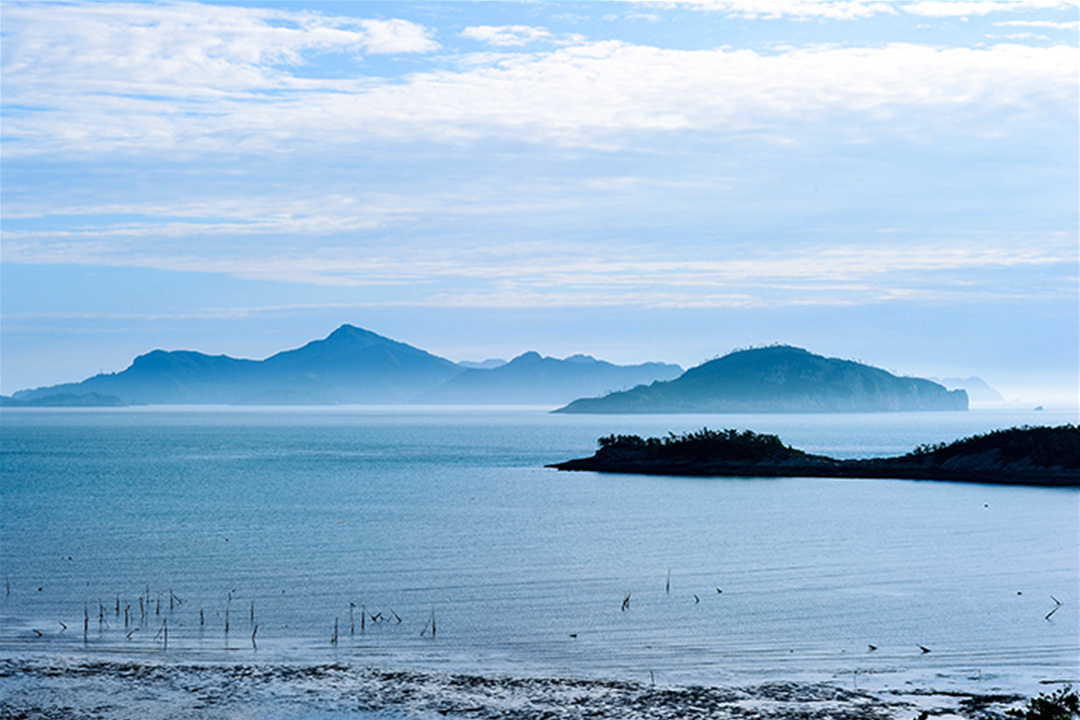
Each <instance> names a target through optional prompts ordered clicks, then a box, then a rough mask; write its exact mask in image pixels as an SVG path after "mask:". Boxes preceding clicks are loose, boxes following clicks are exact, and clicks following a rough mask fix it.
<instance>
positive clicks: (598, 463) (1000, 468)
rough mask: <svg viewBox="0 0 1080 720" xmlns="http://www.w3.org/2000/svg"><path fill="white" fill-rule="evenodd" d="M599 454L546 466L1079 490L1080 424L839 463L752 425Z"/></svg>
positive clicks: (636, 442) (631, 438)
mask: <svg viewBox="0 0 1080 720" xmlns="http://www.w3.org/2000/svg"><path fill="white" fill-rule="evenodd" d="M597 442H598V444H599V449H598V450H597V451H596V454H594V455H593V456H592V457H588V458H581V459H578V460H567V461H566V462H561V463H555V464H552V465H548V466H547V467H551V468H555V469H557V470H584V471H593V472H606V473H635V474H646V475H685V476H711V477H828V478H890V479H897V480H949V481H961V482H979V483H993V484H1009V485H1041V486H1053V487H1080V428H1078V427H1076V426H1074V425H1062V426H1058V427H1019V428H1010V429H1007V430H995V431H993V432H990V433H987V434H984V435H974V436H972V437H968V438H964V439H962V440H957V441H956V442H952V443H947V444H945V443H942V444H938V445H923V446H920V447H917V448H915V449H914V450H912V451H911V452H910V453H908V454H907V455H901V456H899V457H886V458H871V459H865V460H862V459H860V460H836V459H834V458H830V457H826V456H824V455H813V454H810V453H806V452H803V451H802V450H797V449H795V448H792V447H789V446H787V445H785V444H784V443H783V442H782V441H781V440H780V438H779V437H778V436H776V435H768V434H761V433H755V432H752V431H750V430H744V431H739V430H734V429H729V430H719V431H717V430H709V429H708V428H704V429H702V430H700V431H698V432H694V433H688V434H685V435H674V434H671V435H668V436H667V437H664V438H654V437H651V438H641V437H639V436H637V435H609V436H607V437H602V438H600V439H599V440H598V441H597Z"/></svg>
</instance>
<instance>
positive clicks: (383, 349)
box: [13, 325, 462, 405]
mask: <svg viewBox="0 0 1080 720" xmlns="http://www.w3.org/2000/svg"><path fill="white" fill-rule="evenodd" d="M460 372H462V369H461V368H460V367H458V366H457V365H456V364H454V363H453V362H451V361H449V360H447V359H445V358H440V357H437V356H435V355H432V354H430V353H428V352H425V351H423V350H420V349H418V348H415V347H412V346H411V345H406V344H405V343H400V342H397V341H395V340H390V339H389V338H385V337H382V336H381V335H377V334H375V333H373V332H370V331H368V330H362V329H360V328H357V327H353V326H352V325H342V326H341V327H340V328H338V329H337V330H335V331H334V332H333V333H331V334H330V335H329V336H328V337H327V338H326V339H324V340H316V341H313V342H310V343H308V344H307V345H304V346H303V347H301V348H297V349H295V350H288V351H285V352H281V353H278V354H276V355H273V356H271V357H269V358H267V359H265V360H238V359H236V358H231V357H228V356H226V355H205V354H203V353H199V352H190V351H171V352H169V351H165V350H154V351H152V352H149V353H147V354H145V355H140V356H139V357H137V358H135V360H134V361H133V362H132V363H131V366H130V367H128V368H127V369H126V370H123V371H121V372H118V373H109V374H102V375H96V376H94V377H91V378H88V379H87V380H84V381H82V382H80V383H68V384H65V385H55V386H53V387H48V388H38V389H36V390H24V391H20V392H17V393H15V394H14V396H13V397H14V398H15V399H16V400H19V401H23V402H29V401H38V400H40V399H41V398H44V397H47V396H52V395H60V394H69V395H86V394H89V393H98V394H101V395H114V396H117V397H119V398H122V399H123V401H124V402H127V403H130V404H135V405H144V404H171V403H195V404H200V403H202V404H205V403H214V404H217V403H221V404H287V405H295V404H319V403H397V402H406V401H408V400H409V399H411V398H412V397H413V396H415V395H417V394H418V393H421V392H423V391H425V390H428V389H431V388H433V387H436V386H437V385H439V384H441V383H443V382H445V381H446V380H448V379H449V378H451V377H453V376H454V375H457V374H458V373H460Z"/></svg>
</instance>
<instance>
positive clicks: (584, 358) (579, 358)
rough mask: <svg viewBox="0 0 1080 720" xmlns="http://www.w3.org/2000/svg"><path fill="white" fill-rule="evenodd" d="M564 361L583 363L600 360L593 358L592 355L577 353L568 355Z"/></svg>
mask: <svg viewBox="0 0 1080 720" xmlns="http://www.w3.org/2000/svg"><path fill="white" fill-rule="evenodd" d="M564 362H569V363H581V364H583V365H584V364H588V363H595V362H600V361H599V360H597V359H596V358H594V357H593V356H592V355H585V354H583V353H577V354H576V355H571V356H570V357H568V358H566V360H565V361H564Z"/></svg>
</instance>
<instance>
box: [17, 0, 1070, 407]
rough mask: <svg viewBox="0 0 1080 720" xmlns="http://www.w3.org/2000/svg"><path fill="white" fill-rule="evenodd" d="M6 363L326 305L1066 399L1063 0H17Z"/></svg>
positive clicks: (216, 347) (554, 344)
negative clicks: (845, 364)
mask: <svg viewBox="0 0 1080 720" xmlns="http://www.w3.org/2000/svg"><path fill="white" fill-rule="evenodd" d="M0 21H2V33H3V44H2V50H0V52H2V68H0V69H2V90H3V92H2V100H0V102H2V132H0V152H2V166H0V173H2V177H0V182H2V192H3V200H2V236H0V239H2V246H0V250H2V252H0V261H2V264H0V361H2V364H0V386H2V387H0V389H2V391H3V392H4V393H5V394H7V393H11V392H13V391H16V390H19V389H23V388H28V387H35V386H40V385H48V384H53V383H58V382H64V381H71V380H79V379H82V378H84V377H86V376H88V375H91V374H93V373H96V372H98V371H101V370H104V371H108V372H111V371H117V370H121V369H123V368H124V367H126V366H127V365H128V364H129V363H130V361H131V359H132V358H133V357H134V356H135V355H137V354H139V353H142V352H146V351H148V350H150V349H153V348H164V349H195V350H201V351H204V352H208V353H214V354H217V353H225V354H229V355H233V356H236V357H249V358H261V357H266V356H268V355H270V354H272V353H273V352H275V351H277V350H280V349H285V348H290V347H296V346H298V345H301V344H303V343H304V342H307V341H309V340H311V339H315V338H318V337H323V336H325V335H326V334H328V333H329V332H330V331H331V330H333V329H334V328H335V327H337V326H338V325H340V324H341V323H344V322H350V323H353V324H355V325H358V326H361V327H365V328H368V329H371V330H373V331H375V332H378V333H381V334H383V335H387V336H389V337H392V338H395V339H398V340H401V341H404V342H408V343H410V344H413V345H416V346H419V347H422V348H424V349H427V350H430V351H431V352H435V353H437V354H440V355H443V356H446V357H449V358H451V359H454V360H481V359H484V358H487V357H502V358H509V357H512V356H515V355H517V354H520V353H521V352H524V351H526V350H530V349H535V350H538V351H540V352H541V353H543V354H547V355H554V356H558V357H563V356H566V355H570V354H573V353H577V352H586V353H590V354H593V355H596V356H597V357H601V358H604V359H608V360H611V361H614V362H619V363H631V362H643V361H646V360H665V361H671V362H678V363H680V364H682V365H683V366H686V367H689V366H691V365H695V364H698V363H700V362H702V361H704V360H706V359H709V358H711V357H714V356H717V355H721V354H724V353H726V352H728V351H730V350H731V349H733V348H737V347H746V346H751V345H761V344H768V343H773V342H784V343H792V344H796V345H800V346H803V347H806V348H808V349H810V350H812V351H814V352H819V353H822V354H826V355H833V356H840V357H846V358H853V359H859V360H863V361H865V362H870V363H873V364H876V365H879V366H882V367H886V368H888V369H890V370H892V371H894V372H898V373H902V374H916V375H923V376H934V377H948V376H968V375H972V374H975V375H979V376H981V377H983V378H984V379H986V380H987V381H988V382H990V383H991V385H994V386H995V387H997V388H999V389H1000V390H1002V391H1003V392H1004V393H1005V394H1006V396H1008V397H1012V398H1018V399H1022V400H1023V401H1024V402H1028V401H1038V402H1045V403H1052V404H1060V403H1063V402H1071V403H1075V402H1076V396H1077V375H1078V354H1080V353H1078V344H1080V339H1078V333H1080V331H1078V326H1080V317H1078V313H1080V309H1078V308H1080V291H1078V287H1080V279H1078V240H1080V239H1078V217H1080V214H1078V194H1080V181H1078V174H1080V170H1078V166H1080V161H1078V147H1077V145H1078V134H1080V132H1078V130H1080V127H1078V112H1077V107H1078V103H1080V98H1078V80H1077V78H1078V57H1080V49H1078V46H1080V41H1078V36H1080V5H1078V3H1077V2H1076V0H1070V1H1068V2H1057V1H1056V0H1031V1H1030V2H1028V1H1017V2H1009V1H1003V2H960V1H958V2H888V3H882V2H842V1H838V2H819V1H818V0H792V1H788V2H782V1H779V0H778V1H775V2H748V1H744V0H715V1H710V0H700V1H698V2H675V1H673V2H623V3H618V2H603V3H574V2H552V3H544V2H528V3H525V2H522V3H517V2H437V3H401V2H395V3H376V2H320V3H312V2H290V3H283V2H244V3H226V2H218V3H186V2H183V3H113V2H92V3H45V2H29V3H20V2H6V1H4V2H2V3H0Z"/></svg>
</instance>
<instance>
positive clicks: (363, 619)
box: [5, 580, 438, 650]
mask: <svg viewBox="0 0 1080 720" xmlns="http://www.w3.org/2000/svg"><path fill="white" fill-rule="evenodd" d="M5 590H6V595H8V596H10V595H11V583H10V582H9V581H7V580H5ZM168 596H169V599H168V601H169V613H172V612H173V611H174V610H175V609H176V606H178V605H183V604H184V601H183V600H182V599H181V598H180V597H179V596H177V595H176V594H175V593H174V592H173V591H172V589H171V588H170V589H169V592H168ZM161 597H162V596H161V594H160V593H159V594H158V597H157V598H156V600H155V602H154V615H156V616H160V615H161ZM232 600H233V594H232V591H229V593H228V601H227V603H226V605H225V635H226V636H228V634H229V628H230V623H229V619H230V609H231V606H232ZM150 605H151V602H150V586H149V585H147V586H146V590H145V595H139V620H140V627H134V628H132V629H131V630H130V631H128V633H127V634H126V635H125V637H126V638H127V639H128V640H130V639H131V638H132V636H133V635H134V634H135V633H137V632H139V631H140V630H141V629H142V627H145V626H146V625H147V624H148V623H147V615H148V613H149V608H150ZM358 607H359V609H360V631H361V632H364V631H365V630H366V629H367V622H368V619H370V620H371V622H373V623H394V624H398V625H400V624H401V623H402V619H401V616H400V615H398V614H397V612H395V611H394V610H393V609H391V610H390V611H389V614H384V613H382V612H378V613H375V614H371V613H368V612H367V608H366V607H365V606H363V605H360V606H357V604H356V603H353V602H350V603H349V634H350V635H354V634H355V633H356V609H357V608H358ZM132 610H133V608H132V604H131V603H126V604H124V606H123V614H124V629H127V628H129V627H131V624H132V621H133V620H134V617H135V614H134V612H133V611H132ZM120 613H121V602H120V596H119V595H117V596H116V605H115V608H114V614H115V616H116V617H117V618H119V617H120ZM107 614H108V613H107V610H106V608H105V604H104V603H103V602H102V601H100V600H99V601H98V626H99V627H104V628H107V627H108V626H109V621H108V619H107ZM248 620H249V623H250V627H251V646H252V647H253V648H255V649H258V643H257V642H256V636H257V635H258V632H259V625H258V623H256V622H255V601H254V600H252V601H251V606H250V608H249V612H248ZM339 620H340V619H339V618H334V632H333V634H332V635H331V636H330V644H331V645H335V646H336V645H337V644H338V626H339ZM58 622H59V623H60V628H61V629H60V632H61V633H63V632H65V631H66V630H67V629H68V626H67V624H66V623H64V622H63V621H58ZM205 625H206V615H205V612H204V611H203V609H202V608H200V609H199V626H200V627H205ZM31 630H32V632H33V633H34V634H35V635H36V636H37V637H44V636H45V633H43V632H42V631H40V630H38V629H36V628H31ZM437 632H438V627H437V625H436V623H435V610H434V609H432V611H431V618H430V619H429V620H428V621H427V624H425V625H424V628H423V630H421V631H420V637H425V636H427V635H429V634H430V636H431V637H435V635H436V634H437ZM159 639H160V640H161V643H162V648H163V649H166V650H167V649H168V647H169V618H168V617H163V618H162V619H161V626H160V627H159V628H158V631H157V633H156V634H155V635H154V638H153V642H157V641H158V640H159ZM89 640H90V605H89V604H88V603H87V604H84V605H83V642H84V643H86V642H89Z"/></svg>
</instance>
